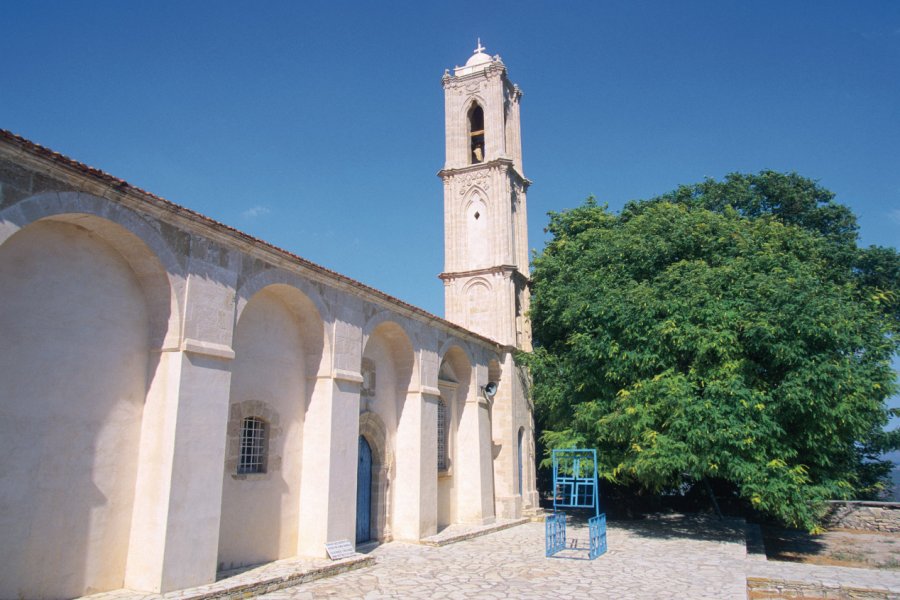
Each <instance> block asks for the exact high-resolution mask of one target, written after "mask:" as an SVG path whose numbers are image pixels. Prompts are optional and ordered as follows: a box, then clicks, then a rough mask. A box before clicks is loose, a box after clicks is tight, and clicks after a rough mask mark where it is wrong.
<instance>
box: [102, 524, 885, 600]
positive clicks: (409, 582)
mask: <svg viewBox="0 0 900 600" xmlns="http://www.w3.org/2000/svg"><path fill="white" fill-rule="evenodd" d="M513 525H515V526H513ZM497 526H500V527H509V528H508V529H503V530H501V531H496V532H493V533H490V534H488V535H482V536H481V537H474V538H471V539H464V541H460V542H457V543H451V544H449V545H445V546H440V547H437V546H432V545H423V544H406V543H401V542H394V543H390V544H384V545H381V546H378V547H375V548H373V549H371V550H370V551H368V553H367V554H363V555H358V556H357V557H355V558H351V559H345V561H339V562H338V563H332V562H330V561H327V560H321V559H317V560H310V559H290V560H285V561H278V562H276V563H271V564H270V565H266V566H263V567H259V568H256V569H250V570H248V571H246V572H243V573H240V574H234V575H231V574H226V573H223V574H222V577H223V579H220V580H219V581H218V582H216V583H215V584H210V585H208V586H202V587H200V588H193V589H190V590H180V591H178V592H170V593H168V594H164V595H160V594H144V593H138V592H130V591H128V590H118V591H114V592H107V593H105V594H98V595H95V596H91V597H90V598H91V600H220V599H226V598H227V599H237V598H245V597H248V596H249V595H250V594H252V593H255V592H256V591H257V590H261V589H269V590H273V591H270V592H269V593H267V594H265V595H262V596H260V597H261V598H267V599H269V600H307V599H313V598H365V599H374V598H427V599H429V600H438V599H442V598H444V599H450V600H452V599H458V598H488V599H500V598H509V599H513V598H515V599H518V598H521V599H526V600H527V599H532V598H533V599H538V598H540V599H547V598H615V599H623V600H628V599H644V598H646V599H656V598H678V599H703V598H710V599H712V598H715V599H730V598H734V599H746V598H748V593H747V583H748V579H749V580H750V581H751V582H752V583H754V585H755V586H756V587H755V588H754V594H753V595H752V596H751V597H752V598H753V599H754V600H755V599H757V598H760V599H761V598H774V597H791V598H799V597H804V598H829V599H830V598H835V599H841V598H867V599H898V600H900V570H875V569H859V568H848V567H826V566H820V565H807V564H802V563H790V562H781V561H767V560H766V558H765V554H764V553H763V552H762V549H761V537H759V536H758V530H754V529H753V528H750V529H748V528H747V527H746V526H745V524H744V522H743V521H742V520H725V521H718V520H716V519H713V518H707V517H702V516H699V517H698V516H680V515H673V516H656V517H653V518H648V519H645V520H641V521H614V522H611V523H610V524H609V527H608V535H607V541H608V546H609V551H608V552H607V553H606V554H605V555H603V556H601V557H599V558H597V559H596V560H594V561H590V560H588V559H587V550H586V549H585V545H586V544H587V541H588V533H587V528H586V527H584V526H579V525H577V524H573V523H570V525H569V527H568V539H569V540H570V541H571V540H572V539H576V540H577V541H578V549H567V550H565V551H563V552H561V553H560V555H559V557H554V558H545V557H544V524H543V523H535V522H528V523H525V524H521V525H516V524H515V523H513V522H509V523H500V524H498V525H497ZM470 529H471V530H467V529H465V528H461V529H457V530H455V531H451V532H445V534H444V537H448V536H449V537H456V538H457V539H463V538H467V537H468V536H469V535H472V534H474V533H478V529H479V528H470ZM480 529H481V532H482V533H483V532H484V529H485V528H480ZM754 531H756V532H757V535H754ZM748 533H749V534H750V535H748ZM437 537H438V538H440V537H441V536H437ZM756 538H758V539H756ZM433 541H435V542H437V541H450V540H433ZM748 548H749V552H748ZM373 563H374V564H373ZM353 566H357V567H360V568H357V569H356V570H352V571H347V572H343V573H340V574H338V575H334V576H331V577H325V578H323V579H316V580H314V581H306V582H305V583H301V584H299V585H294V586H293V587H285V588H284V589H277V590H276V589H275V588H276V587H280V586H283V585H287V584H290V583H293V582H294V581H300V580H304V581H305V580H307V579H310V578H314V577H319V576H321V575H323V574H324V570H329V571H331V572H335V571H341V570H343V569H346V568H353ZM278 581H281V582H282V583H280V584H279V583H278ZM760 582H763V584H760ZM783 582H786V583H783ZM760 589H763V590H775V591H776V592H777V593H776V594H773V595H767V594H768V592H766V591H764V592H760V591H759V590H760ZM251 590H252V591H251ZM798 590H800V591H798ZM866 590H870V591H875V593H869V591H866ZM792 594H793V595H792ZM801 594H805V595H802V596H801Z"/></svg>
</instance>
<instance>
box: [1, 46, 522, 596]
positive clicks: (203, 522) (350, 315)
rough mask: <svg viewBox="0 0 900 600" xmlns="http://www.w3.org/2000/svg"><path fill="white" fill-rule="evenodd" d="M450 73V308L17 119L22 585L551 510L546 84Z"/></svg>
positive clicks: (479, 63)
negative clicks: (536, 128) (63, 145)
mask: <svg viewBox="0 0 900 600" xmlns="http://www.w3.org/2000/svg"><path fill="white" fill-rule="evenodd" d="M443 87H444V91H445V119H446V162H445V164H444V166H443V169H441V171H440V173H439V176H440V178H441V180H442V181H443V186H444V228H445V241H444V243H445V264H444V272H443V273H442V274H441V275H440V277H441V279H442V280H443V284H444V290H445V303H446V306H445V311H446V319H442V318H440V317H437V316H435V315H432V314H430V313H428V312H426V311H424V310H421V309H419V308H416V307H414V306H411V305H409V304H406V303H404V302H402V301H400V300H398V299H396V298H393V297H391V296H389V295H387V294H385V293H383V292H380V291H378V290H377V289H374V288H372V287H369V286H368V285H365V284H363V283H360V282H358V281H355V280H353V279H350V278H348V277H345V276H343V275H340V274H338V273H335V272H333V271H330V270H328V269H326V268H324V267H322V266H319V265H317V264H314V263H311V262H309V261H307V260H304V259H303V258H301V257H299V256H296V255H294V254H291V253H289V252H287V251H285V250H282V249H279V248H276V247H274V246H272V245H271V244H267V243H266V242H264V241H262V240H258V239H255V238H253V237H251V236H249V235H247V234H244V233H242V232H240V231H237V230H235V229H233V228H231V227H228V226H226V225H223V224H221V223H218V222H216V221H213V220H212V219H210V218H208V217H205V216H203V215H200V214H198V213H196V212H193V211H191V210H190V209H187V208H184V207H181V206H178V205H176V204H173V203H171V202H168V201H167V200H165V199H163V198H160V197H158V196H155V195H153V194H152V193H149V192H146V191H143V190H141V189H138V188H135V187H133V186H131V185H129V184H128V183H126V182H125V181H122V180H120V179H117V178H115V177H113V176H111V175H109V174H107V173H104V172H102V171H99V170H97V169H94V168H91V167H88V166H86V165H84V164H82V163H79V162H77V161H75V160H72V159H70V158H67V157H65V156H62V155H60V154H58V153H56V152H53V151H52V150H49V149H47V148H45V147H42V146H40V145H38V144H35V143H33V142H30V141H28V140H26V139H23V138H21V137H19V136H17V135H15V134H13V133H10V132H8V131H4V130H0V343H2V348H3V349H2V352H0V382H2V385H0V414H2V419H0V455H2V456H3V457H4V458H3V463H2V467H0V533H2V539H0V598H36V599H37V598H47V599H50V598H70V597H75V596H81V595H87V594H91V593H96V592H101V591H107V590H115V589H119V588H127V589H132V590H140V591H147V592H168V591H172V590H177V589H181V588H186V587H192V586H197V585H201V584H205V583H210V582H212V581H215V578H216V573H217V572H218V571H221V570H225V569H230V568H236V567H239V566H245V565H255V564H261V563H265V562H269V561H274V560H278V559H282V558H289V557H293V556H314V557H323V556H325V543H326V542H330V541H338V540H350V541H351V542H355V543H356V544H360V543H365V542H370V541H382V542H384V541H390V540H407V541H418V540H421V539H423V538H427V537H429V536H432V535H435V534H436V533H437V532H439V531H441V530H442V529H444V528H446V527H448V526H450V525H454V524H490V523H493V522H494V521H495V520H497V519H515V518H521V517H522V516H524V515H527V514H529V513H530V512H532V511H534V510H536V508H537V506H538V495H537V491H536V488H535V456H534V432H533V416H532V406H531V403H530V400H529V398H528V394H527V383H528V377H527V374H526V373H525V372H524V371H523V370H522V369H521V368H520V367H519V366H517V365H516V363H515V361H514V353H515V351H516V350H529V349H530V340H531V332H530V328H529V323H528V320H527V317H526V315H527V311H528V302H529V296H528V277H529V274H528V241H527V221H526V202H525V195H526V191H527V188H528V184H529V183H530V182H529V181H528V180H527V179H526V178H525V176H524V174H523V171H522V148H521V135H520V129H519V103H520V100H521V97H522V92H521V91H520V90H519V88H518V86H516V85H514V84H512V83H511V82H510V81H509V79H508V77H507V71H506V67H505V65H504V64H503V62H502V61H501V59H500V57H499V56H493V57H492V56H489V55H487V54H485V52H484V48H483V47H482V46H481V44H480V43H479V45H478V48H476V50H475V54H474V55H473V56H472V57H471V58H470V59H469V60H468V61H467V62H466V64H465V65H464V66H462V67H456V68H455V69H453V72H452V74H451V73H450V72H449V71H448V72H446V73H445V74H444V77H443ZM424 283H425V282H423V284H424Z"/></svg>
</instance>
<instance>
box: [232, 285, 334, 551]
mask: <svg viewBox="0 0 900 600" xmlns="http://www.w3.org/2000/svg"><path fill="white" fill-rule="evenodd" d="M233 347H234V352H235V358H234V362H233V364H232V376H231V391H230V398H229V420H228V426H227V427H228V428H227V433H226V436H227V450H226V457H227V458H226V462H225V468H224V475H223V485H222V512H221V519H220V527H219V549H218V563H219V567H220V568H226V569H228V568H233V567H238V566H243V565H250V564H258V563H261V562H268V561H272V560H278V559H281V558H287V557H291V556H294V555H296V554H297V546H298V536H299V535H303V532H302V531H299V513H300V510H301V508H302V507H301V506H300V498H301V494H300V481H301V457H302V454H303V435H302V432H303V425H304V423H305V415H306V408H307V407H308V406H309V402H310V398H311V396H312V390H313V386H314V381H313V380H314V378H315V375H316V373H317V372H318V370H319V368H320V364H321V362H322V356H323V350H324V325H323V323H322V319H321V316H320V314H319V311H318V309H317V307H316V306H315V304H314V303H313V301H312V300H311V299H310V298H309V297H308V296H306V295H305V294H304V293H303V292H301V291H300V290H298V289H297V288H296V287H293V286H291V285H288V284H285V283H272V284H270V285H266V286H265V287H262V288H261V289H259V290H258V291H256V292H255V293H254V294H253V295H252V296H251V297H250V298H249V299H247V301H246V302H245V303H244V305H243V306H242V310H241V314H240V317H239V319H238V321H237V326H236V327H235V332H234V343H233ZM247 417H258V418H261V419H263V420H264V421H266V423H268V431H269V434H270V435H269V437H268V439H267V444H268V447H267V449H266V452H267V455H268V456H270V457H272V460H269V462H268V465H267V466H268V468H267V470H266V471H265V472H264V473H254V474H241V473H239V472H238V471H237V470H236V466H237V462H236V457H237V456H238V455H239V452H240V451H239V448H238V447H237V444H238V443H239V440H240V427H241V423H242V421H243V419H245V418H247Z"/></svg>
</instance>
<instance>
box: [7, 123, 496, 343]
mask: <svg viewBox="0 0 900 600" xmlns="http://www.w3.org/2000/svg"><path fill="white" fill-rule="evenodd" d="M0 140H2V141H5V142H7V143H9V144H11V145H14V146H17V147H19V148H20V149H22V150H24V151H26V152H28V153H29V154H32V155H35V156H39V157H41V158H44V159H46V160H49V161H51V162H53V163H55V164H57V165H60V166H63V167H66V168H68V169H71V170H74V171H77V172H78V173H80V174H82V175H84V176H86V177H90V178H91V179H93V180H94V181H97V182H100V183H103V184H106V185H108V186H110V187H112V188H115V189H116V190H118V191H120V192H123V193H131V195H132V196H134V197H136V198H138V199H139V200H141V201H144V202H148V203H151V204H156V205H158V206H161V207H163V208H165V209H167V210H169V211H171V212H173V213H175V214H180V215H183V216H188V217H190V218H191V219H192V220H194V221H199V222H200V223H202V224H205V225H207V226H209V227H213V228H215V229H219V230H222V231H224V232H226V233H227V234H229V235H231V236H233V237H235V238H238V239H240V240H243V241H245V242H250V243H251V244H253V245H255V246H261V247H263V248H266V249H267V250H269V251H271V252H273V253H275V254H280V255H281V256H283V257H285V258H288V259H289V260H291V261H292V262H295V263H297V264H299V265H301V266H303V267H306V268H308V269H310V270H312V271H316V272H319V273H322V274H325V275H326V276H328V277H329V278H331V279H335V280H337V281H340V282H342V283H345V284H348V285H350V286H352V287H355V288H357V289H359V290H361V291H362V292H365V293H367V294H370V295H372V296H375V297H377V298H380V299H382V300H386V301H387V302H389V303H391V304H396V305H398V306H400V307H403V308H405V309H407V310H409V311H411V312H412V313H414V314H416V315H418V316H419V317H424V318H425V319H428V320H432V321H436V322H438V323H440V324H441V325H443V326H445V327H447V328H450V329H453V330H455V331H457V332H459V333H461V334H464V335H465V336H467V337H473V338H476V339H479V340H482V341H484V342H487V343H489V344H491V345H494V346H498V345H500V344H498V342H496V341H494V340H492V339H490V338H487V337H485V336H483V335H480V334H478V333H475V332H473V331H469V330H468V329H466V328H465V327H462V326H460V325H457V324H456V323H451V322H450V321H447V320H446V319H443V318H441V317H439V316H437V315H434V314H432V313H430V312H428V311H426V310H423V309H421V308H419V307H417V306H413V305H412V304H409V303H407V302H404V301H403V300H400V299H399V298H395V297H394V296H391V295H390V294H386V293H384V292H382V291H381V290H378V289H375V288H373V287H371V286H368V285H366V284H364V283H362V282H360V281H357V280H355V279H353V278H351V277H347V276H346V275H341V274H340V273H338V272H336V271H332V270H331V269H327V268H325V267H323V266H322V265H319V264H316V263H314V262H311V261H309V260H306V259H305V258H302V257H300V256H297V255H296V254H294V253H292V252H288V251H287V250H284V249H283V248H279V247H277V246H274V245H272V244H270V243H268V242H266V241H264V240H261V239H259V238H256V237H253V236H252V235H250V234H247V233H244V232H243V231H240V230H238V229H235V228H234V227H231V226H230V225H226V224H224V223H220V222H219V221H216V220H215V219H211V218H210V217H207V216H205V215H202V214H200V213H198V212H196V211H193V210H191V209H189V208H185V207H184V206H181V205H179V204H175V203H174V202H171V201H169V200H166V199H165V198H163V197H161V196H157V195H156V194H153V193H151V192H148V191H146V190H142V189H141V188H139V187H135V186H133V185H131V184H130V183H128V182H127V181H125V180H123V179H119V178H118V177H115V176H113V175H110V174H109V173H106V172H105V171H101V170H100V169H96V168H94V167H91V166H88V165H86V164H84V163H81V162H78V161H77V160H73V159H71V158H69V157H68V156H65V155H63V154H60V153H59V152H56V151H54V150H51V149H50V148H47V147H45V146H41V145H40V144H36V143H35V142H32V141H31V140H28V139H25V138H23V137H22V136H20V135H16V134H15V133H12V132H11V131H7V130H6V129H0Z"/></svg>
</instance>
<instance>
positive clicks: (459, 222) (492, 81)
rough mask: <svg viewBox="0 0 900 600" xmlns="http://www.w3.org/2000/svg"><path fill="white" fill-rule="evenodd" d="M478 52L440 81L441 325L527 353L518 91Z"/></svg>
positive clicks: (495, 62) (494, 60) (499, 64)
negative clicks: (442, 124) (443, 145)
mask: <svg viewBox="0 0 900 600" xmlns="http://www.w3.org/2000/svg"><path fill="white" fill-rule="evenodd" d="M484 50H485V48H484V47H483V46H482V45H481V40H479V41H478V47H477V48H475V53H474V54H473V55H472V56H471V58H469V60H468V61H466V64H465V66H462V67H456V68H455V69H453V74H452V75H451V74H450V72H449V69H448V70H447V71H446V72H445V73H444V77H443V84H444V111H445V120H446V143H447V159H446V163H445V164H444V168H443V169H442V170H441V171H440V173H438V175H439V176H440V177H441V179H442V180H443V181H444V272H443V273H441V275H440V277H441V279H442V280H443V281H444V306H445V312H446V318H447V320H449V321H452V322H454V323H458V324H460V325H462V326H463V327H466V328H467V329H470V330H472V331H474V332H476V333H480V334H481V335H484V336H486V337H489V338H491V339H493V340H495V341H497V342H500V343H501V344H503V345H506V346H514V347H516V348H519V349H522V350H531V328H530V325H529V323H528V320H527V319H526V318H525V314H526V311H527V310H528V302H529V300H528V298H529V297H528V289H527V283H528V231H527V219H526V212H525V192H526V190H527V189H528V185H529V184H530V183H531V182H530V181H528V179H526V178H525V176H524V174H523V173H522V140H521V130H520V128H519V101H520V99H521V98H522V91H521V90H520V89H519V87H518V86H517V85H515V84H513V83H512V82H510V80H509V79H508V78H507V74H506V66H505V65H504V64H503V61H502V60H500V57H499V56H493V57H491V56H488V55H487V54H485V53H484Z"/></svg>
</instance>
